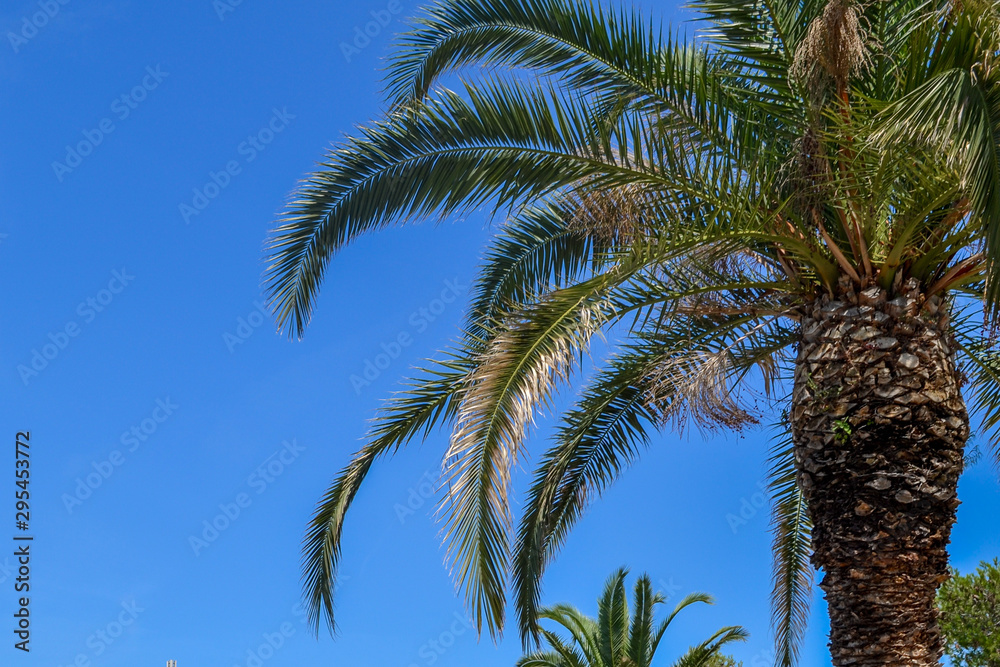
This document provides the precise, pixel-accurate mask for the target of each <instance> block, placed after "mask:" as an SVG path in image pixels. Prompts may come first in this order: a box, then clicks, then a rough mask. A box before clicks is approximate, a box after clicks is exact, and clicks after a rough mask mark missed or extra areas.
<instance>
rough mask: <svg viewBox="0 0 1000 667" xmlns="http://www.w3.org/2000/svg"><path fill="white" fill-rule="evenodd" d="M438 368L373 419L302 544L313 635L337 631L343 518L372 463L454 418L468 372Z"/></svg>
mask: <svg viewBox="0 0 1000 667" xmlns="http://www.w3.org/2000/svg"><path fill="white" fill-rule="evenodd" d="M439 366H440V367H439V368H433V369H430V370H428V371H426V372H425V375H424V377H423V378H420V379H418V380H414V381H411V384H410V387H409V389H407V390H405V391H402V392H400V393H399V394H397V395H396V396H394V397H393V399H392V400H390V401H389V402H388V403H387V404H386V405H385V406H384V407H383V408H382V409H381V410H380V412H379V414H378V415H377V417H376V419H375V426H374V427H373V429H372V431H371V434H370V436H369V437H370V439H369V442H368V444H366V445H365V446H364V447H363V448H362V449H361V450H360V451H359V452H358V453H357V454H355V455H354V457H353V458H352V459H351V462H350V463H349V464H348V465H347V467H345V468H344V469H343V470H342V471H341V472H340V474H339V475H338V476H337V478H336V479H335V480H334V482H333V484H332V486H331V487H330V489H329V490H328V491H327V492H326V494H325V495H324V496H323V498H322V499H321V500H320V502H319V504H318V505H317V508H316V512H315V514H314V515H313V519H312V522H311V523H310V526H309V529H308V531H307V534H306V537H305V540H304V542H303V549H302V552H303V557H302V562H303V568H304V575H303V590H304V594H305V598H306V600H307V603H308V604H307V611H308V620H309V623H310V625H311V626H312V627H313V630H314V631H318V630H319V626H320V624H321V623H322V621H323V618H325V619H326V621H327V624H328V626H329V628H330V631H331V632H333V630H334V613H333V610H334V599H333V596H334V591H335V589H336V580H337V569H338V565H339V563H340V555H341V553H340V552H341V536H342V534H343V528H344V518H345V516H346V514H347V510H348V509H349V508H350V506H351V503H352V502H353V500H354V496H355V495H356V494H357V492H358V489H359V488H360V486H361V484H362V482H364V480H365V477H366V476H367V475H368V471H369V470H370V468H371V466H372V464H374V463H375V461H377V460H378V459H379V458H381V457H383V456H386V455H392V454H393V453H394V452H395V451H396V450H398V449H399V447H401V446H403V445H404V444H405V443H407V442H408V441H410V440H411V439H412V438H414V437H417V436H421V435H422V436H424V437H426V435H427V434H428V433H429V432H430V431H431V430H433V429H434V427H435V426H436V425H437V424H438V423H440V422H442V421H449V420H451V419H453V418H454V416H455V414H457V411H458V404H459V400H460V396H461V392H462V390H463V389H464V387H465V382H466V378H467V377H468V375H469V372H470V368H469V367H468V366H467V365H465V364H464V363H463V360H462V359H461V358H458V357H454V358H452V359H450V360H448V361H445V362H441V363H440V364H439Z"/></svg>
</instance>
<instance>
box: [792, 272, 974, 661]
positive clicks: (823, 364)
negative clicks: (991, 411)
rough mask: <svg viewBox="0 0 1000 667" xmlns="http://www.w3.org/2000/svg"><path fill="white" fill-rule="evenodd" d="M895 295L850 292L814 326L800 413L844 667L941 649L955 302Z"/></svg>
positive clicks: (824, 309) (958, 463)
mask: <svg viewBox="0 0 1000 667" xmlns="http://www.w3.org/2000/svg"><path fill="white" fill-rule="evenodd" d="M897 294H899V293H898V292H897ZM892 296H893V295H887V294H886V292H885V291H884V290H882V289H880V288H878V287H873V288H870V289H867V290H864V291H862V292H860V293H855V292H854V290H853V289H851V288H849V287H842V288H841V289H840V291H839V294H838V295H837V297H836V299H831V298H830V297H828V296H824V297H823V298H821V299H819V300H817V301H816V302H815V303H813V304H811V306H809V307H807V308H806V311H805V312H804V313H803V318H802V338H801V342H800V345H799V351H798V360H797V364H796V369H795V387H794V393H793V397H792V412H791V415H790V418H791V425H792V434H793V438H794V442H795V457H796V463H797V466H798V478H799V482H800V484H801V486H802V489H803V491H804V494H805V496H806V499H807V501H808V503H809V511H810V514H811V517H812V521H813V526H814V528H813V538H812V539H813V565H814V566H816V567H817V568H822V569H823V571H824V578H823V580H822V583H821V587H822V589H823V591H824V592H825V594H826V600H827V603H828V606H829V612H830V625H831V630H830V651H831V654H832V657H833V664H834V665H836V666H838V667H839V666H841V665H844V666H846V665H851V666H852V667H862V666H867V665H895V666H897V667H898V666H901V665H902V666H910V665H912V666H921V667H922V666H924V665H939V664H940V658H941V654H942V641H941V635H940V631H939V630H938V624H937V612H936V609H935V607H934V596H935V593H936V591H937V588H938V586H939V585H940V584H941V582H942V581H944V579H945V578H946V576H947V571H948V570H947V568H948V553H947V551H946V547H947V545H948V542H949V539H950V535H951V526H952V524H953V523H954V521H955V511H956V509H957V508H958V504H959V502H958V499H957V493H956V490H957V486H958V478H959V475H961V473H962V465H963V458H962V456H963V449H964V447H965V441H966V439H967V438H968V435H969V416H968V412H967V411H966V408H965V403H964V401H963V400H962V395H961V392H960V385H961V379H960V373H959V372H958V370H957V369H956V366H955V358H954V350H955V346H954V342H953V340H952V337H951V335H950V334H949V332H948V309H947V307H946V305H945V304H944V302H943V301H942V300H941V299H940V297H937V296H932V297H931V298H930V299H924V297H923V295H922V294H921V292H920V289H919V287H918V286H917V284H916V281H914V280H910V281H908V282H907V283H906V285H905V286H904V288H903V289H902V293H901V295H898V296H896V298H891V297H892ZM890 299H891V300H890Z"/></svg>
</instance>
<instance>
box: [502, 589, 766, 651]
mask: <svg viewBox="0 0 1000 667" xmlns="http://www.w3.org/2000/svg"><path fill="white" fill-rule="evenodd" d="M627 576H628V572H627V570H624V569H620V570H618V571H617V572H615V573H614V574H612V575H611V577H609V578H608V581H607V583H606V584H605V585H604V591H603V592H602V593H601V597H600V598H598V600H597V612H598V614H597V618H596V619H594V618H590V617H589V616H586V615H585V614H583V613H581V612H580V611H579V610H578V609H576V608H574V607H572V606H570V605H565V604H560V605H555V606H552V607H546V608H544V609H542V610H541V614H540V616H541V618H542V619H546V620H549V621H552V622H554V623H556V624H557V625H559V626H560V627H561V629H563V630H565V631H566V632H568V633H569V637H570V639H569V641H567V640H566V639H564V638H563V637H561V636H560V635H559V634H557V633H555V632H553V631H551V630H542V631H541V634H542V637H543V638H544V640H545V643H546V644H548V646H549V648H548V650H540V651H534V652H532V653H529V654H528V655H525V656H524V657H523V658H521V659H520V660H518V661H517V667H649V666H650V665H651V664H652V662H653V657H654V656H655V655H656V650H657V648H659V645H660V641H661V640H662V639H663V635H664V634H665V633H666V631H667V628H669V627H670V624H671V623H672V622H673V620H674V619H675V618H676V617H677V615H678V614H679V613H680V612H681V611H682V610H684V609H685V608H686V607H689V606H691V605H693V604H697V603H699V602H701V603H707V604H712V598H711V597H709V596H708V595H705V594H704V593H693V594H691V595H688V596H687V597H685V598H684V599H683V600H681V601H680V602H679V603H678V604H677V606H676V607H675V608H674V611H673V612H672V613H670V614H669V615H668V616H667V617H666V618H665V619H663V620H662V621H660V622H659V623H657V622H656V607H658V606H659V605H661V604H663V603H665V602H666V598H664V597H663V595H661V594H660V593H654V592H653V585H652V583H651V582H650V580H649V577H648V576H646V575H642V576H641V577H639V579H637V580H636V582H635V588H634V591H633V609H632V610H630V609H629V604H628V595H627V593H626V591H625V578H626V577H627ZM746 637H747V633H746V631H745V630H743V628H740V627H736V626H732V627H725V628H722V629H720V630H718V631H717V632H715V633H714V634H713V635H712V636H710V637H709V638H708V639H706V640H705V641H703V642H701V643H700V644H696V645H695V646H692V647H691V648H690V649H688V651H687V652H686V653H685V654H684V655H683V656H681V657H680V658H678V659H677V660H676V661H675V662H674V663H673V665H674V667H711V666H712V665H715V664H718V660H720V659H721V657H722V656H721V655H720V653H719V651H720V650H721V649H722V647H723V646H725V645H727V644H730V643H732V642H736V641H743V640H745V639H746Z"/></svg>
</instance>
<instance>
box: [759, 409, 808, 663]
mask: <svg viewBox="0 0 1000 667" xmlns="http://www.w3.org/2000/svg"><path fill="white" fill-rule="evenodd" d="M779 429H780V433H779V434H778V436H777V438H775V440H774V443H773V444H772V446H771V456H770V463H771V467H770V470H769V471H768V491H769V492H770V495H771V531H772V534H773V536H774V537H773V540H772V544H771V550H772V553H773V554H774V565H773V568H772V569H773V574H772V577H771V580H772V583H773V590H772V593H771V626H772V629H773V632H774V641H775V648H776V653H777V658H776V662H775V664H776V665H777V666H778V667H794V666H795V665H797V664H798V659H799V653H800V650H801V647H802V641H803V639H804V637H805V630H806V624H807V623H808V622H809V607H810V604H811V602H812V584H813V570H812V565H811V564H810V562H809V557H810V555H811V554H812V542H811V539H812V523H811V522H810V520H809V512H808V508H807V507H806V501H805V498H804V497H803V495H802V490H801V489H800V488H799V486H798V483H797V482H796V477H795V455H794V445H793V443H792V435H791V427H790V426H789V424H788V422H787V420H786V421H782V423H781V424H780V425H779V427H778V428H777V429H776V430H779Z"/></svg>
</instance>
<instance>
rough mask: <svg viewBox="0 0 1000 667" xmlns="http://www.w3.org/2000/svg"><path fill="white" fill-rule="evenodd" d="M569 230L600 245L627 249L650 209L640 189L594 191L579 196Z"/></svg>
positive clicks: (631, 186) (622, 188)
mask: <svg viewBox="0 0 1000 667" xmlns="http://www.w3.org/2000/svg"><path fill="white" fill-rule="evenodd" d="M572 205H573V209H574V213H573V217H572V218H571V219H570V221H569V228H570V229H572V230H574V231H576V232H578V233H580V234H583V235H586V236H588V237H590V238H592V239H593V240H594V241H595V242H596V243H597V244H598V245H600V246H604V247H611V246H614V245H619V244H620V245H628V244H629V243H631V242H632V241H633V240H634V239H635V238H636V235H637V234H638V233H640V232H641V230H642V229H643V220H644V219H645V217H646V216H645V212H646V210H647V207H646V205H645V195H644V194H643V193H642V192H641V190H640V189H639V188H638V187H637V186H633V185H626V186H621V187H618V188H613V189H603V188H601V189H595V190H591V191H589V192H586V193H585V194H582V195H578V196H576V197H575V198H574V201H573V202H572Z"/></svg>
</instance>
